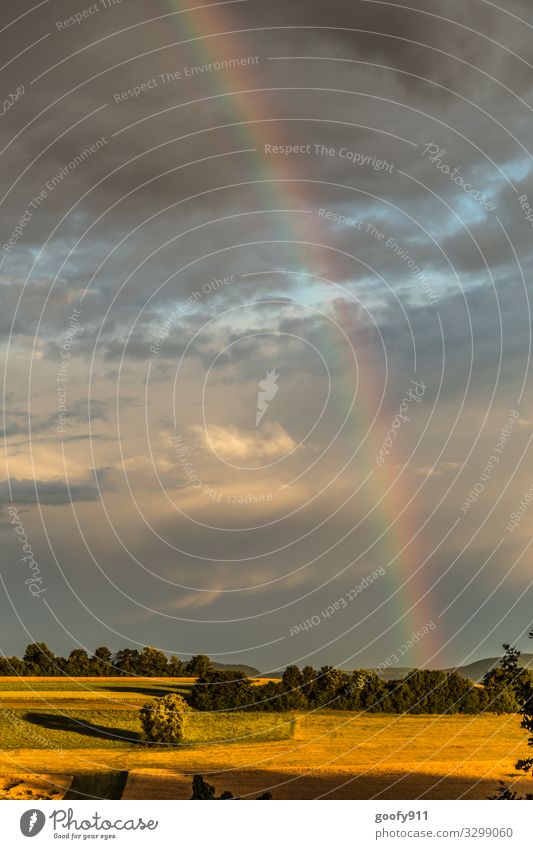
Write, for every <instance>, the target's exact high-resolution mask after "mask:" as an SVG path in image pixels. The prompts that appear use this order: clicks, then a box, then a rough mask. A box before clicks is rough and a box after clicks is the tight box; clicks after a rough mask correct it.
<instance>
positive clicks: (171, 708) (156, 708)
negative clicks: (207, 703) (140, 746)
mask: <svg viewBox="0 0 533 849" xmlns="http://www.w3.org/2000/svg"><path fill="white" fill-rule="evenodd" d="M189 712H190V708H189V706H188V704H187V702H186V701H185V700H184V699H182V697H181V696H177V695H174V694H173V693H170V694H169V695H168V696H162V697H161V698H159V699H154V700H153V701H152V702H148V704H146V705H143V707H142V708H141V710H140V719H141V724H142V727H143V731H144V738H145V740H148V741H150V742H151V743H161V744H163V745H166V746H176V745H177V744H178V743H181V741H182V740H183V732H184V730H185V725H186V723H187V714H188V713H189Z"/></svg>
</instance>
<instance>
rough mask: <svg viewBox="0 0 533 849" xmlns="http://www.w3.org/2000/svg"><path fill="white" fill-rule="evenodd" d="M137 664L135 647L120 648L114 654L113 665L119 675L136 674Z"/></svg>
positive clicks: (137, 656)
mask: <svg viewBox="0 0 533 849" xmlns="http://www.w3.org/2000/svg"><path fill="white" fill-rule="evenodd" d="M138 665H139V652H138V651H137V649H121V650H120V651H118V652H117V653H116V655H115V667H116V669H117V671H118V673H119V674H120V675H137V668H138Z"/></svg>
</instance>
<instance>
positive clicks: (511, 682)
mask: <svg viewBox="0 0 533 849" xmlns="http://www.w3.org/2000/svg"><path fill="white" fill-rule="evenodd" d="M522 674H523V676H525V677H527V678H528V679H530V678H531V676H530V673H529V672H528V671H526V670H523V673H522ZM190 704H191V706H192V707H193V708H196V710H211V711H227V710H250V711H291V710H317V709H320V708H322V709H324V708H329V709H332V710H350V711H366V712H368V713H415V714H427V713H433V714H443V713H468V714H475V713H482V712H491V713H515V712H517V711H519V709H520V702H519V698H518V695H517V690H516V678H515V672H511V671H510V670H509V669H506V668H505V667H504V668H501V667H497V668H495V669H492V670H491V671H490V672H488V673H487V674H486V675H485V677H484V679H483V683H482V684H481V685H476V684H474V683H473V682H472V681H470V680H468V679H467V678H463V676H462V675H460V674H459V673H458V672H443V671H440V670H427V669H415V670H413V671H412V672H410V673H409V674H408V675H407V677H406V678H403V679H400V680H396V681H384V680H383V679H382V678H381V677H380V676H379V675H378V674H376V673H375V672H373V671H370V670H355V671H354V672H351V673H350V672H343V671H342V670H340V669H335V668H334V667H332V666H323V667H322V668H321V669H318V670H316V669H313V668H312V667H311V666H306V667H304V668H303V669H302V670H300V669H299V668H298V667H297V666H288V667H287V668H286V670H285V672H284V673H283V676H282V678H281V680H280V681H269V682H267V683H266V684H262V685H257V684H254V683H253V680H251V679H249V678H247V677H246V675H244V674H242V675H241V674H238V673H236V672H227V671H225V670H208V671H207V672H206V674H205V675H202V676H200V677H199V678H198V680H197V681H196V683H195V685H194V687H193V689H192V694H191V698H190Z"/></svg>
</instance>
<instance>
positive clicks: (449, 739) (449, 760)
mask: <svg viewBox="0 0 533 849" xmlns="http://www.w3.org/2000/svg"><path fill="white" fill-rule="evenodd" d="M192 683H193V681H192V680H191V679H175V678H174V679H153V678H152V679H140V678H99V679H98V678H94V679H66V680H65V679H57V678H55V679H53V678H52V679H41V678H25V679H22V678H15V679H14V678H5V679H0V735H1V736H0V739H1V752H0V780H1V781H2V782H3V785H2V786H3V787H4V788H8V791H7V792H4V793H2V792H0V796H3V797H4V798H6V797H8V798H21V794H22V793H23V791H24V787H26V786H27V787H29V788H30V790H29V794H30V795H29V796H28V797H29V798H39V795H40V794H42V795H47V793H46V792H45V791H43V790H42V787H41V790H39V786H40V785H39V781H40V782H41V785H42V784H43V781H44V783H45V785H46V784H47V783H48V786H49V791H48V794H49V795H50V794H52V795H54V793H55V794H56V795H57V794H58V793H59V794H60V791H61V792H64V790H65V787H66V786H68V782H69V781H70V777H71V776H73V777H74V778H73V780H72V784H71V790H70V793H71V794H73V795H70V796H68V795H67V796H66V798H76V793H79V794H80V795H81V797H83V796H89V797H90V796H105V795H108V794H109V795H110V796H111V797H117V796H122V798H188V797H189V796H190V785H191V776H192V775H194V774H195V773H202V774H203V775H204V776H205V777H206V778H207V779H208V780H209V781H210V782H211V783H213V784H215V785H216V786H217V790H220V791H222V790H231V791H232V792H233V793H234V794H235V795H243V796H246V795H247V794H250V795H256V794H257V793H259V792H264V791H265V790H271V792H272V793H273V795H274V798H276V799H284V798H296V799H298V798H318V797H323V798H371V797H377V798H384V799H395V798H432V799H446V798H474V799H483V798H487V797H488V796H490V795H491V794H492V793H493V792H494V791H495V789H496V785H497V782H498V780H499V779H500V778H504V779H505V780H507V781H509V780H510V781H514V780H517V781H518V784H517V787H518V788H519V789H520V790H521V791H522V792H524V791H527V789H528V787H527V780H524V779H523V778H520V779H518V776H517V774H516V772H515V769H514V763H515V761H516V760H517V758H518V757H523V756H524V754H525V742H526V741H525V735H524V732H523V731H522V730H521V729H520V723H519V719H518V717H517V716H515V715H505V716H497V715H493V714H485V715H477V716H461V715H454V716H425V715H419V716H407V715H386V714H374V715H367V714H360V713H347V712H345V711H319V712H311V713H297V712H293V713H265V714H263V713H246V712H239V711H234V712H227V713H211V712H194V713H193V714H192V716H191V719H190V722H189V725H188V727H187V731H186V735H185V740H184V742H183V744H182V745H180V746H179V747H178V748H175V749H167V748H162V747H159V746H157V745H153V744H151V745H146V744H143V743H142V742H141V741H140V724H139V719H138V710H139V708H140V706H141V705H142V704H144V703H145V702H146V701H149V700H150V699H151V698H154V697H155V696H160V695H165V694H166V693H168V692H178V693H180V694H181V695H184V696H186V695H187V692H188V691H189V690H190V688H191V686H192ZM46 776H47V778H43V777H46ZM54 776H56V780H55V784H56V785H57V787H56V788H55V790H54V788H53V785H54ZM66 776H68V777H69V779H68V781H67V779H66ZM32 781H33V785H32V783H31V782H32ZM10 787H11V789H9V788H10ZM50 787H52V789H51V790H50ZM16 788H18V790H17V789H16ZM0 791H1V788H0ZM17 793H18V794H19V795H18V796H17V795H16V794H17ZM80 795H78V798H79V797H80Z"/></svg>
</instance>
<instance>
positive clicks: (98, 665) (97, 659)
mask: <svg viewBox="0 0 533 849" xmlns="http://www.w3.org/2000/svg"><path fill="white" fill-rule="evenodd" d="M112 659H113V655H112V654H111V652H110V650H109V649H108V648H107V646H99V647H98V648H97V649H96V650H95V652H94V654H93V656H92V657H91V675H101V676H103V675H114V674H115V669H114V668H113V662H112Z"/></svg>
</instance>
